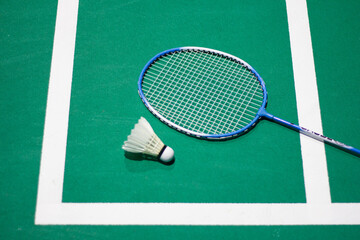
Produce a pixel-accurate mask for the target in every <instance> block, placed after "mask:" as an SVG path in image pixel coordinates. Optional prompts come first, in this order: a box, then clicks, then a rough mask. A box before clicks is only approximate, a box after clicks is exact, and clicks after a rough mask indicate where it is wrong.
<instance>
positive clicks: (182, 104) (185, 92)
mask: <svg viewBox="0 0 360 240" xmlns="http://www.w3.org/2000/svg"><path fill="white" fill-rule="evenodd" d="M171 55H172V56H171V57H169V58H168V60H167V61H162V60H163V59H164V57H163V58H162V59H160V60H159V64H156V67H155V66H153V67H152V68H153V69H154V70H153V69H151V70H152V71H147V72H146V75H145V77H144V78H145V79H146V80H150V81H152V82H150V83H146V84H151V87H150V88H148V87H147V86H146V84H144V85H145V86H144V92H145V94H146V93H147V92H146V88H148V91H149V92H151V91H152V90H153V89H151V88H152V87H153V85H154V84H155V83H156V85H157V86H156V90H157V95H156V97H155V98H153V96H152V95H149V96H148V99H149V100H150V101H151V102H152V104H154V106H155V107H156V108H157V109H158V111H159V112H160V113H161V114H164V115H166V116H167V117H168V118H169V119H170V120H172V121H174V122H178V121H180V122H181V124H182V125H185V126H189V127H190V128H191V129H192V130H195V131H198V132H203V133H209V132H214V131H215V132H219V133H221V132H222V131H224V130H228V129H229V128H230V129H233V130H236V129H238V128H239V126H238V125H239V124H240V127H243V126H245V125H246V124H248V123H249V122H250V121H251V120H252V118H253V117H254V115H256V112H257V110H258V108H259V107H260V106H261V103H262V99H261V98H262V92H261V91H262V90H261V87H260V86H257V88H256V85H255V88H254V81H248V80H247V78H248V76H244V73H246V74H247V75H249V71H247V70H242V69H241V68H245V67H243V66H241V65H239V64H238V63H236V62H234V61H228V60H227V59H225V58H224V57H223V56H219V55H212V54H208V53H203V52H197V51H195V52H192V53H191V54H188V53H174V54H171ZM173 55H177V57H176V58H174V57H173ZM179 55H183V56H184V55H186V56H187V58H184V57H181V61H180V62H178V63H177V64H176V66H177V68H175V69H174V70H172V71H170V69H171V67H172V66H173V65H174V64H175V62H176V61H178V59H179ZM189 56H192V57H191V58H190V57H189ZM184 60H185V61H187V63H186V66H184V64H183V63H184ZM193 60H194V61H193ZM189 66H191V67H189ZM239 66H241V68H240V69H239ZM208 69H211V70H210V71H208ZM239 70H242V71H239ZM169 72H170V75H169ZM162 73H165V74H163V76H162V77H160V75H162ZM234 73H235V74H234ZM239 73H241V75H240V76H239ZM149 78H150V79H149ZM159 79H160V80H159ZM163 79H166V80H167V81H166V84H162V80H163ZM219 79H220V80H219ZM179 82H180V84H179ZM239 83H240V85H239ZM250 83H252V84H250ZM245 84H246V85H245ZM162 85H163V86H162ZM159 86H162V87H161V89H159ZM259 88H260V92H259ZM159 90H161V91H159ZM224 90H225V91H230V92H231V91H234V90H235V91H236V93H238V92H239V91H241V94H240V95H237V96H235V97H231V96H233V95H234V94H228V95H225V96H223V95H222V94H221V93H222V92H223V91H224ZM189 93H192V94H189ZM244 93H246V94H244ZM249 95H251V96H249ZM167 96H172V98H171V97H170V98H167ZM174 96H177V98H176V99H175V100H176V101H172V100H174ZM254 96H257V98H256V97H255V98H254ZM162 97H164V99H161V98H162ZM247 98H250V101H249V99H248V100H246V99H247ZM179 99H180V100H179ZM229 100H230V101H229ZM194 101H196V104H189V102H194ZM239 101H241V105H240V106H242V105H243V104H242V103H243V102H245V101H246V102H248V104H246V105H245V107H244V109H242V111H241V112H240V110H241V109H240V110H239V106H237V104H238V102H239ZM256 102H257V103H256ZM209 103H210V106H209ZM169 107H170V108H169ZM249 108H252V109H253V111H251V110H250V109H249ZM219 113H222V114H221V115H220V116H221V117H220V118H219V117H217V116H218V115H219ZM225 115H227V117H226V118H224V116H225ZM184 116H187V117H186V118H184ZM229 116H232V118H231V120H232V121H229ZM245 116H248V117H245ZM199 119H200V121H199ZM224 119H225V121H224ZM234 119H238V120H239V121H237V122H236V124H235V125H234V124H233V120H234ZM244 120H245V121H244ZM208 123H211V125H209V124H208Z"/></svg>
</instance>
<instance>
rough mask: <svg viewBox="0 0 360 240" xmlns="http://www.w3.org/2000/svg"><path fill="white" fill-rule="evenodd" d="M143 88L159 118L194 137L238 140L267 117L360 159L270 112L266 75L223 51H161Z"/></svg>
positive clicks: (347, 148)
mask: <svg viewBox="0 0 360 240" xmlns="http://www.w3.org/2000/svg"><path fill="white" fill-rule="evenodd" d="M138 90H139V95H140V97H141V99H142V101H143V102H144V104H145V106H146V107H147V108H148V109H149V110H150V111H151V112H152V113H153V114H154V115H155V116H156V117H157V118H159V119H160V120H161V121H162V122H164V123H166V124H167V125H169V126H170V127H172V128H174V129H176V130H178V131H180V132H182V133H185V134H188V135H191V136H195V137H199V138H204V139H226V138H232V137H236V136H239V135H242V134H244V133H246V132H248V131H249V130H251V129H252V128H253V127H254V126H255V125H256V123H257V122H258V121H259V120H261V119H267V120H270V121H272V122H275V123H279V124H280V125H283V126H285V127H288V128H290V129H293V130H295V131H298V132H300V133H302V134H305V135H307V136H309V137H312V138H314V139H317V140H319V141H322V142H325V143H328V144H330V145H332V146H335V147H337V148H339V149H342V150H345V151H347V152H349V153H352V154H354V155H356V156H358V157H360V150H359V149H356V148H354V147H351V146H348V145H345V144H343V143H341V142H338V141H335V140H333V139H331V138H328V137H325V136H323V135H322V134H318V133H316V132H313V131H311V130H308V129H306V128H304V127H300V126H298V125H295V124H292V123H290V122H288V121H285V120H283V119H280V118H278V117H275V116H274V115H272V114H269V113H268V112H267V111H266V110H265V108H266V105H267V98H268V95H267V91H266V88H265V83H264V81H263V79H262V78H261V77H260V75H259V74H258V73H257V72H256V71H255V70H254V68H252V67H251V66H250V65H249V64H248V63H246V62H245V61H243V60H241V59H240V58H238V57H235V56H233V55H230V54H227V53H224V52H221V51H217V50H212V49H208V48H199V47H182V48H174V49H170V50H167V51H164V52H161V53H159V54H157V55H156V56H155V57H153V58H152V59H151V60H150V61H149V62H148V63H147V64H146V65H145V67H144V69H143V70H142V72H141V74H140V77H139V81H138Z"/></svg>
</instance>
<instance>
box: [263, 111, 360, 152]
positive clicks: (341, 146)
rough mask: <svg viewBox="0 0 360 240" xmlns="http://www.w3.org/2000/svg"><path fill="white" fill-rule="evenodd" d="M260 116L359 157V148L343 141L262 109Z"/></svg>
mask: <svg viewBox="0 0 360 240" xmlns="http://www.w3.org/2000/svg"><path fill="white" fill-rule="evenodd" d="M261 116H262V117H264V118H266V119H268V120H270V121H273V122H276V123H278V124H280V125H283V126H285V127H287V128H290V129H292V130H295V131H298V132H300V133H302V134H304V135H306V136H309V137H312V138H314V139H316V140H319V141H321V142H325V143H327V144H329V145H332V146H334V147H336V148H338V149H341V150H344V151H346V152H348V153H351V154H353V155H355V156H357V157H360V150H359V149H356V148H354V147H351V146H349V145H346V144H344V143H341V142H338V141H336V140H334V139H332V138H329V137H326V136H324V135H322V134H320V133H316V132H313V131H311V130H309V129H307V128H304V127H300V126H298V125H296V124H293V123H290V122H288V121H285V120H283V119H280V118H278V117H275V116H273V115H271V114H269V113H267V112H265V111H263V112H262V113H261Z"/></svg>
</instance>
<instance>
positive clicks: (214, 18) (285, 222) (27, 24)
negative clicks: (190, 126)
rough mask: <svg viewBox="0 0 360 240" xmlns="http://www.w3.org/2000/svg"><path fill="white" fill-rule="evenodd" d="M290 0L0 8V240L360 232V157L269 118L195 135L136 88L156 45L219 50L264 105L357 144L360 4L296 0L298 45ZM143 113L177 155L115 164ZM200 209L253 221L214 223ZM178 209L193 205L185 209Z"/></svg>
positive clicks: (355, 235)
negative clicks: (240, 130)
mask: <svg viewBox="0 0 360 240" xmlns="http://www.w3.org/2000/svg"><path fill="white" fill-rule="evenodd" d="M296 2H297V1H294V0H288V1H285V0H284V1H283V0H278V1H265V0H254V1H245V0H241V1H230V0H226V1H150V0H143V1H115V0H108V1H93V0H89V1H80V2H79V3H78V2H77V1H66V0H64V1H63V0H59V3H58V2H57V1H42V0H41V1H33V2H32V3H29V2H27V1H2V2H0V56H1V58H0V84H1V85H0V86H1V88H0V100H1V103H0V112H1V114H2V118H1V119H0V126H1V127H0V131H1V141H0V153H1V154H0V159H1V163H2V164H1V167H0V174H1V181H0V187H1V195H0V239H121V238H123V239H144V238H145V239H193V238H196V239H359V238H360V226H359V225H360V220H359V216H360V211H359V209H360V208H359V205H360V191H359V189H360V158H358V157H355V156H353V155H350V154H348V153H345V152H343V151H340V150H339V149H336V148H333V147H331V146H328V145H326V146H325V148H324V146H323V145H322V143H319V142H316V141H315V140H308V139H306V137H305V138H304V137H299V133H297V132H294V131H292V130H289V129H287V128H284V127H282V126H280V125H278V124H275V123H272V122H269V121H260V122H259V124H257V126H256V127H255V128H254V129H253V130H252V131H250V132H249V133H247V134H246V135H244V136H241V137H238V138H235V139H231V140H227V141H206V140H199V139H196V138H193V137H189V136H186V135H184V134H182V133H179V132H177V131H175V130H173V129H171V128H169V127H168V126H166V125H165V124H163V123H162V122H160V121H159V120H158V119H157V118H156V117H155V116H153V115H152V114H151V113H150V112H149V111H148V110H147V108H146V107H145V106H144V105H143V103H142V101H141V99H140V97H139V94H138V92H137V80H138V77H139V75H140V72H141V70H142V68H143V67H144V65H145V64H146V63H147V61H148V60H150V59H151V58H152V57H153V56H154V55H156V54H157V53H159V52H161V51H164V50H167V49H170V48H174V47H182V46H199V47H207V48H213V49H217V50H221V51H224V52H227V53H230V54H232V55H235V56H237V57H239V58H241V59H243V60H245V61H246V62H248V63H249V64H250V65H252V66H253V67H254V68H255V69H256V70H257V71H258V73H259V74H260V75H261V76H262V78H263V79H264V81H265V83H266V87H267V91H268V94H269V99H268V106H267V111H268V112H269V113H271V114H274V115H275V116H277V117H280V118H283V119H285V120H288V121H290V122H293V123H296V124H300V123H299V122H305V124H308V123H307V119H313V116H315V117H314V118H315V120H316V114H317V112H316V111H319V113H320V114H321V120H319V121H318V122H319V123H320V129H321V128H322V130H323V134H324V135H325V136H328V137H331V138H334V139H335V140H338V141H340V142H344V143H346V144H349V145H352V146H354V147H357V148H360V133H359V130H358V129H359V124H360V110H359V106H360V97H359V89H360V83H359V78H360V69H359V67H358V66H359V64H360V60H359V58H358V56H359V54H360V43H359V39H360V26H359V24H358V22H359V20H360V2H359V1H347V3H346V4H344V2H341V1H335V0H331V1H325V0H323V1H315V0H308V1H307V11H308V15H307V16H308V19H306V21H307V20H308V21H309V26H310V32H311V42H312V49H311V48H304V49H302V48H301V47H300V48H299V47H297V49H295V47H296V46H298V45H297V39H296V38H297V37H299V38H301V37H302V36H301V35H296V34H294V35H291V33H290V32H289V31H290V30H289V26H290V25H291V24H290V23H291V22H289V19H291V17H290V15H291V11H289V9H290V7H289V6H290V5H291V6H296V4H298V3H296ZM298 2H305V1H298ZM300 5H301V4H300ZM74 6H75V8H73V7H74ZM77 6H78V9H77ZM70 8H71V9H70ZM74 9H75V10H74ZM57 14H58V16H57ZM61 14H62V15H61ZM72 14H75V17H74V18H72V17H73V15H72ZM295 15H296V14H295ZM296 17H297V16H295V18H294V19H296ZM61 19H65V22H66V23H67V24H70V26H71V24H73V25H72V26H75V27H76V32H74V33H75V35H74V37H75V42H74V43H72V40H71V37H69V38H61V37H62V36H65V37H66V36H68V35H71V31H70V30H68V29H66V28H64V27H62V25H60V20H61ZM299 20H300V22H302V21H303V20H304V18H300V19H299ZM306 21H305V22H306ZM293 24H295V25H296V21H295V23H293ZM56 25H57V26H56ZM55 26H56V28H55ZM289 35H291V40H290V36H289ZM71 46H73V47H74V51H73V52H72V54H70V55H66V54H64V55H61V52H62V51H61V49H65V50H66V49H69V48H70V49H71ZM294 46H295V47H294ZM310 47H311V44H310ZM56 49H60V51H59V55H57V51H56ZM65 50H64V51H65ZM53 51H54V52H53ZM307 52H310V53H311V54H313V60H314V64H313V65H311V62H310V66H314V67H315V68H314V70H313V72H314V73H315V74H316V84H317V85H315V86H317V88H315V90H317V91H315V93H316V94H315V95H314V94H313V93H314V88H313V86H310V85H309V86H308V88H307V85H305V87H303V86H304V85H303V81H302V78H301V76H302V75H301V73H299V72H297V71H296V69H297V68H296V66H299V65H300V66H302V61H304V62H305V66H306V64H309V62H308V61H307V60H308V59H307V58H306V54H304V58H301V57H300V58H299V57H298V55H296V54H297V53H300V55H301V53H307ZM70 53H71V51H70ZM59 56H64V58H61V57H59ZM311 56H312V55H311ZM72 57H73V61H72ZM59 69H60V70H59ZM62 69H71V71H70V73H69V74H70V75H69V74H68V72H66V71H62ZM309 72H310V75H311V72H312V69H309ZM299 76H300V77H299ZM306 76H307V75H306V73H305V77H306ZM314 76H315V75H314ZM310 77H311V76H310ZM49 79H50V84H49ZM69 79H70V81H68V80H69ZM298 79H300V80H298ZM66 84H68V85H66ZM299 86H301V87H299ZM62 87H64V88H62ZM299 89H300V90H299ZM63 93H64V94H63ZM66 94H69V95H68V98H67V95H66ZM314 99H315V100H314ZM67 100H69V101H68V102H67ZM67 104H68V105H67ZM317 104H319V106H318V107H316V106H317ZM54 106H56V107H54ZM64 106H65V107H64ZM66 106H68V107H66ZM313 106H315V107H314V108H315V110H316V111H315V112H313V111H312V109H313V108H312V107H313ZM140 116H143V117H145V118H146V119H147V120H148V121H149V122H150V124H151V125H152V127H153V129H154V130H155V132H156V133H157V134H158V136H159V137H160V138H161V139H162V140H163V141H164V143H165V144H168V145H169V146H171V147H172V148H173V149H174V150H175V157H176V159H175V162H174V163H173V164H172V165H164V164H161V163H160V162H157V161H149V160H133V159H129V158H126V156H125V154H124V151H123V150H122V149H121V146H122V144H123V142H124V140H126V137H127V135H128V134H129V133H130V130H131V128H132V127H133V126H134V124H135V123H136V122H137V120H138V119H139V118H140ZM45 119H46V120H45ZM299 119H300V120H299ZM304 119H305V120H304ZM304 127H307V128H311V127H312V125H311V124H310V126H308V125H305V126H304ZM317 127H318V125H316V124H315V128H317ZM62 130H64V131H62ZM314 130H317V129H314ZM59 139H60V140H59ZM61 139H62V141H61ZM304 139H305V140H304ZM309 149H310V150H309ZM312 149H314V150H312ZM322 149H325V151H322ZM312 153H314V155H312ZM62 154H63V155H62ZM309 159H310V160H309ZM312 161H315V162H317V161H319V164H315V165H314V166H315V168H312V167H313V165H312ZM321 164H323V165H321ZM318 168H319V169H320V170H321V171H320V172H317V169H318ZM40 169H41V174H40ZM212 204H214V205H215V206H220V207H221V209H227V210H229V216H232V217H234V215H236V214H234V212H235V213H237V212H239V213H240V214H241V213H244V216H248V215H247V214H248V212H247V206H249V208H250V209H253V206H255V207H254V209H255V210H254V212H255V213H258V215H256V216H257V217H256V216H255V217H253V218H251V216H252V215H251V214H250V215H249V216H250V219H249V220H248V221H247V219H246V217H245V219H243V218H241V217H239V219H237V218H236V216H235V218H234V220H231V218H232V217H230V219H226V214H227V213H226V214H224V213H219V220H217V217H216V216H217V213H216V210H215V208H214V212H212V208H211V206H212ZM233 205H234V206H235V208H234V209H235V210H234V211H233V213H231V211H232V208H231V206H233ZM273 205H274V206H275V208H276V209H277V206H279V209H280V208H281V207H282V206H285V209H291V211H294V215H293V216H291V213H282V214H284V215H277V214H278V213H277V212H276V211H275V210H272V209H273V208H272V206H273ZM309 205H310V206H315V208H314V210H315V211H318V212H317V213H316V214H314V216H317V217H318V218H316V217H315V218H316V219H319V220H316V219H315V220H314V221H311V217H309V216H313V215H312V214H313V213H311V210H309V209H310V208H308V206H309ZM334 205H336V206H340V208H339V209H340V210H341V209H343V208H342V207H344V209H345V210H344V212H341V211H339V209H337V210H336V211H332V210H331V209H330V208H331V207H332V206H334ZM124 206H125V208H126V206H129V209H130V210H128V211H127V210H124ZM137 206H141V207H140V208H137ZM157 206H164V208H161V207H160V208H158V207H157ZM173 206H181V207H183V206H185V208H181V207H180V208H176V209H175V208H174V207H173ZM188 206H194V209H195V210H194V213H193V214H194V215H192V212H191V211H189V212H181V209H187V210H189V209H190V208H187V207H188ZM203 206H205V208H204V209H206V211H204V212H202V211H200V210H198V209H201V208H202V207H203ZM207 206H209V207H207ZM229 206H230V207H229ZM237 206H239V208H237ZM257 206H260V210H256V209H257ZM262 206H264V208H262ZM292 206H295V208H292ZM298 206H299V207H300V208H297V207H298ZM324 206H325V208H323V207H324ZM197 207H199V208H197ZM222 207H224V208H222ZM317 207H319V208H317ZM327 207H329V209H330V210H331V211H330V210H329V211H330V213H329V212H326V210H327V209H328V208H327ZM119 209H120V210H119ZM121 209H122V210H121ZM131 209H134V210H131ZM151 209H159V210H160V212H154V211H153V210H151ZM239 209H243V210H239ZM281 209H282V208H281ZM299 209H300V210H299ZM301 209H304V210H305V211H309V213H308V215H307V214H302V213H301ZM316 209H320V210H316ZM324 209H325V210H324ZM161 211H163V212H161ZM167 211H169V212H171V213H175V214H174V216H169V215H170V214H168V213H167ZM251 211H252V210H251ZM251 211H250V213H252V212H251ZM281 211H282V212H286V211H285V210H281ZM132 213H134V215H132ZM298 213H299V217H297V215H296V214H298ZM126 214H128V215H126ZM154 214H159V216H164V217H165V219H166V220H164V221H163V222H162V221H161V220H157V217H154V216H153V215H154ZM176 214H178V216H177V215H176ZM352 214H354V216H352ZM224 216H225V218H224ZM279 216H280V217H279ZM282 216H284V217H283V218H282ZM127 219H129V220H128V221H127ZM136 219H138V221H137V220H136ZM167 219H169V221H168V220H167ZM191 219H193V221H192V220H191ZM206 219H210V220H209V221H207V220H206ZM272 219H274V222H272ZM299 219H300V220H299ZM339 219H340V220H339ZM342 219H344V220H342ZM167 221H168V222H167Z"/></svg>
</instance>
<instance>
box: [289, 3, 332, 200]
mask: <svg viewBox="0 0 360 240" xmlns="http://www.w3.org/2000/svg"><path fill="white" fill-rule="evenodd" d="M286 11H287V15H288V24H289V34H290V46H291V56H292V62H293V71H294V82H295V91H296V103H297V110H298V118H299V125H300V126H302V127H305V128H308V129H311V130H312V131H315V132H318V133H320V134H322V132H323V131H322V124H321V115H320V104H319V97H318V96H319V95H318V90H317V83H316V74H315V64H314V57H313V48H312V43H311V36H310V26H309V18H308V12H307V6H306V0H302V1H298V0H287V1H286ZM300 142H301V154H302V159H303V170H304V181H305V190H306V202H307V203H308V204H313V203H322V204H330V203H331V196H330V187H329V177H328V172H327V164H326V155H325V147H324V143H322V142H320V141H317V140H315V139H312V138H310V137H308V136H305V135H300Z"/></svg>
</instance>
